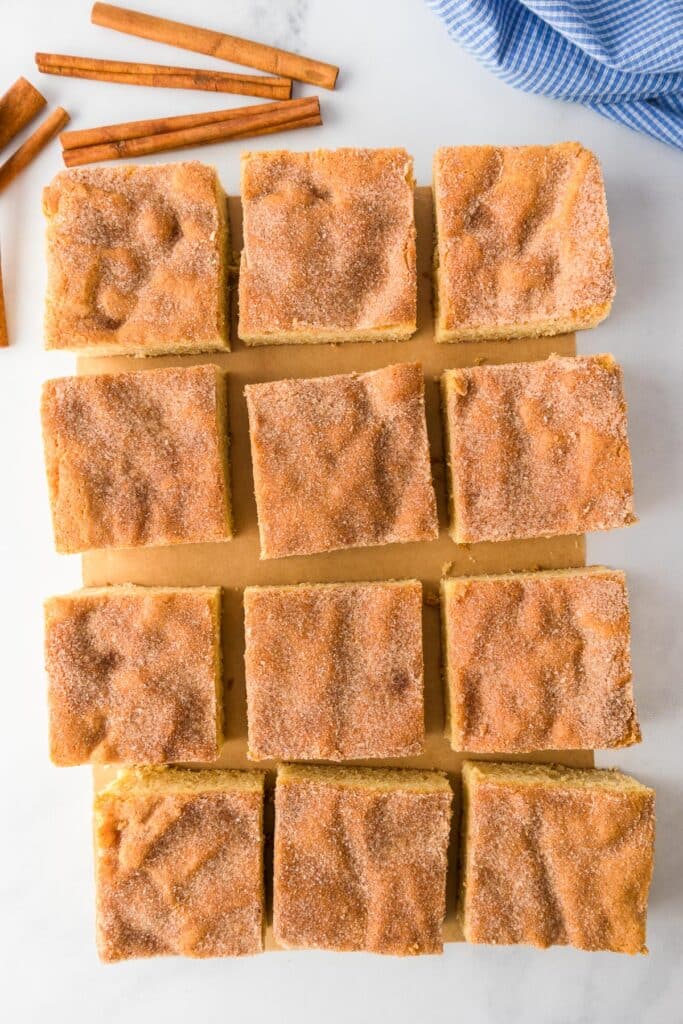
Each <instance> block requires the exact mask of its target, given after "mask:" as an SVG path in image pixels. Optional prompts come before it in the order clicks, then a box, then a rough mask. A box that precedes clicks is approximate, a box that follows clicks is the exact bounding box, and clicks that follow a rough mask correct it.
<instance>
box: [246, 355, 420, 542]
mask: <svg viewBox="0 0 683 1024" xmlns="http://www.w3.org/2000/svg"><path fill="white" fill-rule="evenodd" d="M245 392H246V396H247V406H248V409H249V431H250V435H251V451H252V461H253V466H254V485H255V491H256V504H257V507H258V517H259V530H260V535H261V554H262V557H264V558H279V557H281V556H283V555H292V554H310V553H312V552H315V551H332V550H334V549H336V548H348V547H360V546H366V545H370V544H392V543H401V542H405V541H413V540H432V539H434V538H435V537H436V536H437V535H438V524H437V518H436V499H435V496H434V488H433V486H432V479H431V467H430V460H429V445H428V441H427V425H426V420H425V407H424V381H423V377H422V370H421V367H420V365H419V364H417V363H403V364H398V365H396V366H388V367H386V368H385V369H382V370H373V371H371V372H369V373H360V374H355V373H350V374H340V375H338V376H335V377H319V378H315V379H304V380H280V381H274V382H270V383H265V384H251V385H249V386H248V387H247V388H246V389H245Z"/></svg>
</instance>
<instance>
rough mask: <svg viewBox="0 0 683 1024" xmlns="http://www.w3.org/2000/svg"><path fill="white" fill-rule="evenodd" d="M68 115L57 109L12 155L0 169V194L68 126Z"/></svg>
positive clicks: (60, 108)
mask: <svg viewBox="0 0 683 1024" xmlns="http://www.w3.org/2000/svg"><path fill="white" fill-rule="evenodd" d="M68 122H69V115H68V114H67V112H66V110H64V108H63V107H57V108H56V109H55V110H53V111H52V113H51V114H48V116H47V117H46V118H45V120H44V121H42V122H41V123H40V124H39V125H38V127H37V129H36V130H35V131H34V133H33V135H30V136H29V137H28V139H27V140H26V142H24V143H23V145H21V146H19V149H17V150H15V152H14V153H12V155H11V157H9V159H8V160H5V162H4V164H3V165H2V166H1V167H0V192H2V191H4V189H6V188H7V186H8V185H9V184H10V182H12V181H14V179H15V178H16V176H17V174H19V172H20V171H23V169H24V167H26V166H28V164H30V163H31V161H32V160H35V158H36V157H37V156H38V154H39V153H41V152H42V150H43V149H44V148H45V146H47V144H48V142H50V141H51V140H52V139H54V137H55V135H58V134H59V132H61V130H62V128H63V127H64V126H65V125H66V124H68Z"/></svg>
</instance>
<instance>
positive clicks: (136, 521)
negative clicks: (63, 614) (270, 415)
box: [42, 366, 232, 551]
mask: <svg viewBox="0 0 683 1024" xmlns="http://www.w3.org/2000/svg"><path fill="white" fill-rule="evenodd" d="M42 415H43V435H44V441H45V459H46V466H47V475H48V484H49V489H50V501H51V504H52V516H53V523H54V530H55V540H56V545H57V550H59V551H85V550H87V549H89V548H105V547H135V546H138V545H146V544H176V543H182V542H185V543H189V542H199V541H220V540H227V539H228V538H229V537H230V536H231V532H232V531H231V525H230V505H229V493H228V480H227V427H226V422H225V380H224V377H223V374H222V373H221V372H220V371H219V370H218V369H217V368H216V367H214V366H194V367H187V368H182V369H181V368H172V369H164V370H145V371H140V372H134V373H112V374H98V375H93V376H81V377H63V378H61V379H59V380H51V381H48V382H47V383H46V384H45V387H44V389H43V401H42Z"/></svg>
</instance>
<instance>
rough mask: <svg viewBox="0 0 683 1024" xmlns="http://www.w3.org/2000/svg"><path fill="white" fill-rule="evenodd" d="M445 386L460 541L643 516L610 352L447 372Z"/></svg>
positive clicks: (604, 525)
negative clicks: (636, 504) (638, 508)
mask: <svg viewBox="0 0 683 1024" xmlns="http://www.w3.org/2000/svg"><path fill="white" fill-rule="evenodd" d="M443 392H444V413H445V423H446V436H447V452H448V471H449V483H450V496H451V534H452V536H453V539H454V540H455V541H456V542H458V543H464V542H469V541H482V540H512V539H514V538H521V537H546V536H554V535H557V534H572V533H583V532H584V531H588V530H610V529H614V528H615V527H619V526H627V525H629V524H630V523H633V522H635V521H636V516H635V514H634V510H633V477H632V472H631V453H630V450H629V444H628V437H627V434H626V403H625V401H624V396H623V387H622V372H621V368H620V367H619V366H618V365H617V364H616V363H615V361H614V359H613V358H612V356H609V355H597V356H575V357H569V356H568V357H560V356H551V357H550V358H549V359H547V360H544V361H541V362H530V363H511V364H508V365H502V366H476V367H471V368H470V369H463V370H447V371H446V373H445V374H444V376H443Z"/></svg>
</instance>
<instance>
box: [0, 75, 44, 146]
mask: <svg viewBox="0 0 683 1024" xmlns="http://www.w3.org/2000/svg"><path fill="white" fill-rule="evenodd" d="M46 102H47V101H46V99H45V97H44V96H42V95H41V94H40V93H39V92H38V90H37V89H35V88H34V87H33V86H32V85H31V83H30V82H29V81H28V80H27V79H25V78H17V80H16V82H15V83H14V85H13V86H11V87H10V88H9V89H8V90H7V92H6V93H5V95H4V96H2V97H1V98H0V149H2V148H3V146H6V145H7V143H8V142H10V141H11V140H12V139H13V138H14V136H15V135H18V134H19V132H20V131H21V129H22V128H25V127H26V125H27V124H28V123H29V121H32V120H33V118H34V117H35V116H36V114H37V113H38V112H39V111H41V110H42V109H43V107H44V106H45V103H46Z"/></svg>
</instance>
